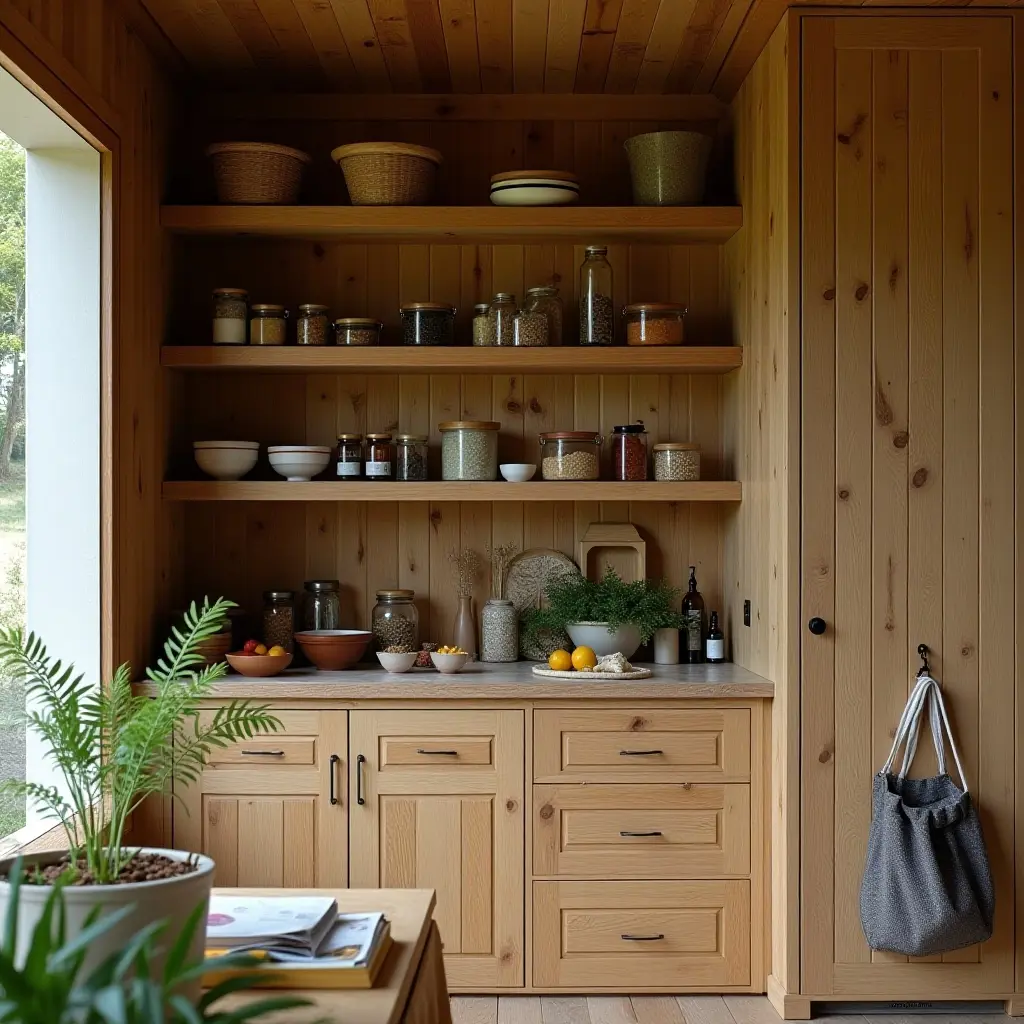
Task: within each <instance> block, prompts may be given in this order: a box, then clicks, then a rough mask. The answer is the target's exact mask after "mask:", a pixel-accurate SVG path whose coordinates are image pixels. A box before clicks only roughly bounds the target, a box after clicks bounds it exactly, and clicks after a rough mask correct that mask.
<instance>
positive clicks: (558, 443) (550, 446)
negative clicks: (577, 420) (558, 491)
mask: <svg viewBox="0 0 1024 1024" xmlns="http://www.w3.org/2000/svg"><path fill="white" fill-rule="evenodd" d="M600 446H601V435H600V434H597V433H595V432H594V431H592V430H557V431H553V432H551V433H547V434H541V435H540V450H541V476H543V478H544V479H545V480H599V479H600V478H601V458H600Z"/></svg>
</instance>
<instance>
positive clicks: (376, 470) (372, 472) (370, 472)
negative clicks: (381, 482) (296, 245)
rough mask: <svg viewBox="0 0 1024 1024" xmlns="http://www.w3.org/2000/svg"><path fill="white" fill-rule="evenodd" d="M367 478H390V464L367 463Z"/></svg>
mask: <svg viewBox="0 0 1024 1024" xmlns="http://www.w3.org/2000/svg"><path fill="white" fill-rule="evenodd" d="M366 475H367V476H391V463H390V462H368V463H367V464H366Z"/></svg>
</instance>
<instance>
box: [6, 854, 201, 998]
mask: <svg viewBox="0 0 1024 1024" xmlns="http://www.w3.org/2000/svg"><path fill="white" fill-rule="evenodd" d="M141 852H142V853H162V854H163V855H164V856H165V857H170V858H171V859H172V860H186V859H187V858H188V857H189V856H190V854H188V853H185V852H183V851H181V850H161V849H155V848H151V847H144V848H143V849H142V851H141ZM64 855H65V851H60V852H56V853H40V854H26V855H25V857H24V858H23V859H24V862H25V864H27V865H32V864H39V865H42V866H46V865H48V864H55V863H57V862H58V861H59V860H61V858H62V857H64ZM197 859H198V862H199V867H198V869H197V870H196V871H193V872H192V873H191V874H188V875H178V876H176V877H175V878H166V879H160V880H158V881H155V882H133V883H130V884H128V885H69V886H66V887H65V888H64V912H65V922H66V935H65V938H66V939H71V938H73V937H74V936H75V935H77V934H78V933H79V932H80V931H81V930H82V928H83V927H84V926H85V919H86V918H87V917H88V916H89V913H90V911H91V910H92V909H93V908H94V907H102V908H103V910H104V912H109V911H114V910H120V909H121V908H122V907H125V906H129V905H131V906H134V910H133V911H132V912H131V913H130V914H128V915H127V916H126V917H125V918H124V919H123V920H122V921H121V922H120V923H119V924H117V925H116V926H115V927H114V928H112V929H111V930H110V931H109V932H107V933H106V934H105V935H103V936H102V937H101V938H99V939H98V940H97V941H96V942H94V943H93V944H92V945H91V946H90V948H89V952H88V954H87V955H86V958H85V963H84V964H83V967H82V972H83V973H82V975H81V977H85V975H87V974H88V973H89V971H91V970H92V969H93V968H94V967H96V966H97V965H99V964H101V963H102V962H103V961H104V960H106V959H107V958H108V957H109V956H110V955H111V954H112V953H116V952H118V951H119V950H122V949H124V947H125V946H126V945H127V942H128V939H129V938H130V937H131V936H133V935H134V934H135V933H136V932H138V931H141V930H142V928H144V927H145V926H146V925H148V924H149V923H150V922H152V921H157V920H164V919H166V920H167V921H168V925H167V929H166V930H165V931H164V932H162V933H161V935H160V936H159V937H158V938H157V940H156V942H155V944H154V945H155V947H156V955H155V956H154V959H153V960H152V961H151V964H150V967H151V970H152V971H153V974H154V976H158V975H159V974H161V973H162V972H163V969H164V953H165V951H166V950H168V949H170V947H171V946H172V945H173V944H174V941H175V939H176V938H177V937H178V935H179V933H180V932H181V929H182V926H183V925H184V923H185V921H186V919H187V918H188V916H189V914H191V913H192V911H193V910H195V908H196V906H197V905H198V904H200V903H202V904H203V905H204V907H208V906H209V902H210V889H211V887H212V885H213V861H212V860H210V858H209V857H203V856H202V855H197ZM13 864H14V859H13V858H10V859H8V860H4V861H0V873H2V874H4V875H6V874H7V872H8V871H9V870H10V868H11V866H12V865H13ZM51 891H52V890H51V887H50V886H48V885H27V884H23V885H22V886H21V892H20V898H19V903H18V930H17V942H16V956H17V959H18V961H19V962H22V961H23V960H24V957H25V954H26V953H27V951H28V947H29V944H30V942H31V941H32V931H33V929H34V928H35V926H36V922H37V921H38V920H39V918H40V917H41V916H42V913H43V907H44V905H45V903H46V900H47V897H48V896H49V895H50V892H51ZM10 895H11V886H10V884H9V883H8V882H6V881H3V882H0V921H3V920H5V918H6V914H7V904H8V901H9V900H10ZM205 944H206V913H205V910H204V913H203V917H202V920H201V921H200V922H199V926H198V928H196V932H195V935H194V936H193V938H192V948H191V950H190V952H189V962H190V963H198V962H199V961H200V960H201V959H202V956H203V948H204V946H205ZM198 991H199V990H198V986H195V990H194V991H193V992H188V993H186V995H191V996H196V995H198Z"/></svg>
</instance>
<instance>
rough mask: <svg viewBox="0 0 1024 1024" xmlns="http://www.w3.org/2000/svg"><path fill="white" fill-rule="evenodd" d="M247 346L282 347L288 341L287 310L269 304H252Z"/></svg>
mask: <svg viewBox="0 0 1024 1024" xmlns="http://www.w3.org/2000/svg"><path fill="white" fill-rule="evenodd" d="M250 317H251V318H250V320H249V344H251V345H283V344H285V342H286V341H287V340H288V310H286V309H285V308H284V306H276V305H274V304H273V303H270V302H256V303H253V306H252V311H251V314H250Z"/></svg>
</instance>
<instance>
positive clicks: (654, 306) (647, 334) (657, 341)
mask: <svg viewBox="0 0 1024 1024" xmlns="http://www.w3.org/2000/svg"><path fill="white" fill-rule="evenodd" d="M622 315H623V317H624V318H625V321H626V344H627V345H682V344H683V317H685V316H686V307H685V306H683V305H680V304H679V303H678V302H637V303H635V304H634V305H632V306H626V307H625V308H624V309H623V310H622Z"/></svg>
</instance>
